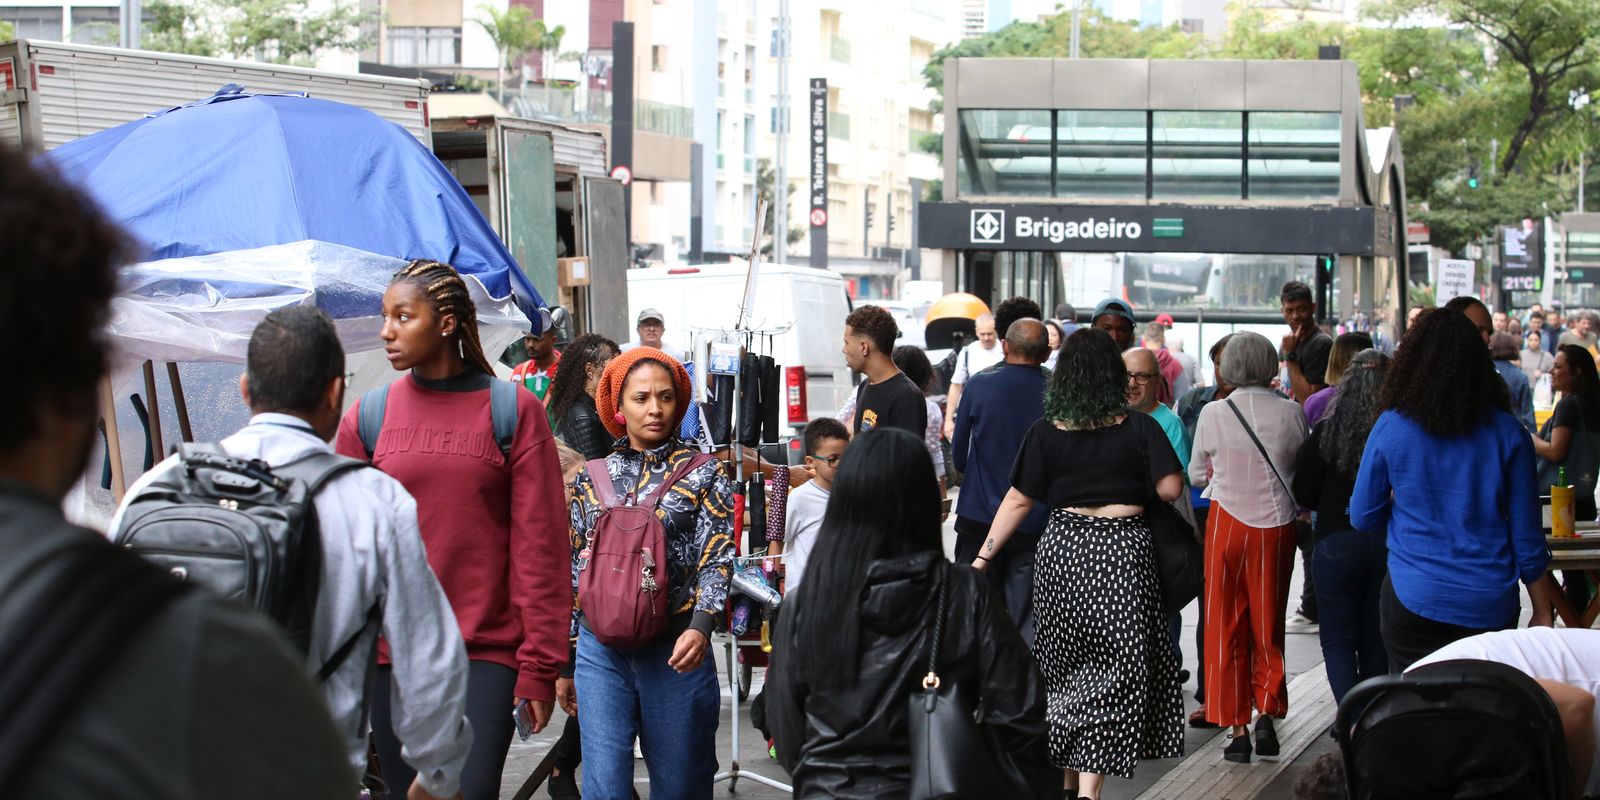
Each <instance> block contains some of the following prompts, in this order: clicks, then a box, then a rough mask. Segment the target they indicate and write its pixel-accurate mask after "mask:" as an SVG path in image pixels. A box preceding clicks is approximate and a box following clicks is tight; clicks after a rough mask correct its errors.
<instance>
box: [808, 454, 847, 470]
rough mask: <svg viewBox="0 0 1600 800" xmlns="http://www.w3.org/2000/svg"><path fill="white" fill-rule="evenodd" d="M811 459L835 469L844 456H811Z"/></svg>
mask: <svg viewBox="0 0 1600 800" xmlns="http://www.w3.org/2000/svg"><path fill="white" fill-rule="evenodd" d="M812 458H814V459H816V460H818V461H821V462H822V463H824V464H827V465H828V466H830V467H837V466H839V459H841V458H844V456H842V455H839V456H812Z"/></svg>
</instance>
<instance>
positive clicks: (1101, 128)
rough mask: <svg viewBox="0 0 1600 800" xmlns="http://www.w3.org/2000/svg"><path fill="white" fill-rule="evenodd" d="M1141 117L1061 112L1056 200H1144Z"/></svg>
mask: <svg viewBox="0 0 1600 800" xmlns="http://www.w3.org/2000/svg"><path fill="white" fill-rule="evenodd" d="M1146 116H1147V115H1146V114H1145V112H1143V111H1057V112H1056V141H1055V157H1056V182H1055V191H1054V192H1053V194H1055V195H1056V196H1058V197H1117V198H1142V197H1144V196H1145V156H1146V155H1147V152H1146V151H1147V147H1146V145H1145V134H1146V123H1147V122H1148V120H1147V119H1146Z"/></svg>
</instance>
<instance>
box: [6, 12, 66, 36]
mask: <svg viewBox="0 0 1600 800" xmlns="http://www.w3.org/2000/svg"><path fill="white" fill-rule="evenodd" d="M0 21H3V22H9V23H11V28H12V30H13V32H14V34H15V35H16V38H18V39H48V40H50V41H54V42H59V41H61V33H62V30H61V26H62V15H61V7H60V6H51V7H31V6H0Z"/></svg>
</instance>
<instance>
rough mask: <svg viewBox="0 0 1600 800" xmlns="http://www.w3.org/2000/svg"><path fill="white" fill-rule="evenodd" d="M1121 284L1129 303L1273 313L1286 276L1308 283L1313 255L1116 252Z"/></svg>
mask: <svg viewBox="0 0 1600 800" xmlns="http://www.w3.org/2000/svg"><path fill="white" fill-rule="evenodd" d="M1117 260H1118V262H1119V263H1120V266H1121V272H1122V281H1121V282H1122V286H1123V288H1124V289H1125V290H1126V291H1127V297H1128V299H1129V300H1130V301H1132V302H1133V304H1134V307H1135V308H1140V309H1165V310H1182V309H1191V308H1194V307H1196V306H1198V305H1200V304H1201V303H1204V304H1205V307H1206V308H1208V309H1226V310H1229V311H1261V312H1269V313H1272V312H1276V311H1277V310H1278V306H1279V302H1278V295H1279V292H1281V291H1282V289H1283V285H1284V284H1285V283H1288V282H1289V281H1301V282H1303V283H1305V284H1307V285H1314V282H1315V269H1316V263H1317V257H1315V256H1310V255H1303V256H1271V255H1243V254H1238V253H1122V254H1120V256H1119V257H1118V259H1117Z"/></svg>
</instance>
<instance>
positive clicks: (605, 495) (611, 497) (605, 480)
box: [585, 458, 618, 509]
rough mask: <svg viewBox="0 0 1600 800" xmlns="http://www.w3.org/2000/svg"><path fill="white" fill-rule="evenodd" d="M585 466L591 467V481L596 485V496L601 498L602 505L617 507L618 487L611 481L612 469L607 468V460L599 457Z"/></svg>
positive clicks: (603, 506) (602, 506)
mask: <svg viewBox="0 0 1600 800" xmlns="http://www.w3.org/2000/svg"><path fill="white" fill-rule="evenodd" d="M585 466H586V467H588V469H589V483H590V484H591V485H593V486H594V496H595V497H596V498H598V499H599V500H600V507H601V508H602V509H605V508H616V507H617V505H618V502H617V487H616V486H614V485H612V483H611V470H610V469H607V468H606V460H605V459H603V458H597V459H595V460H593V461H590V462H589V463H588V464H586V465H585Z"/></svg>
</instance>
